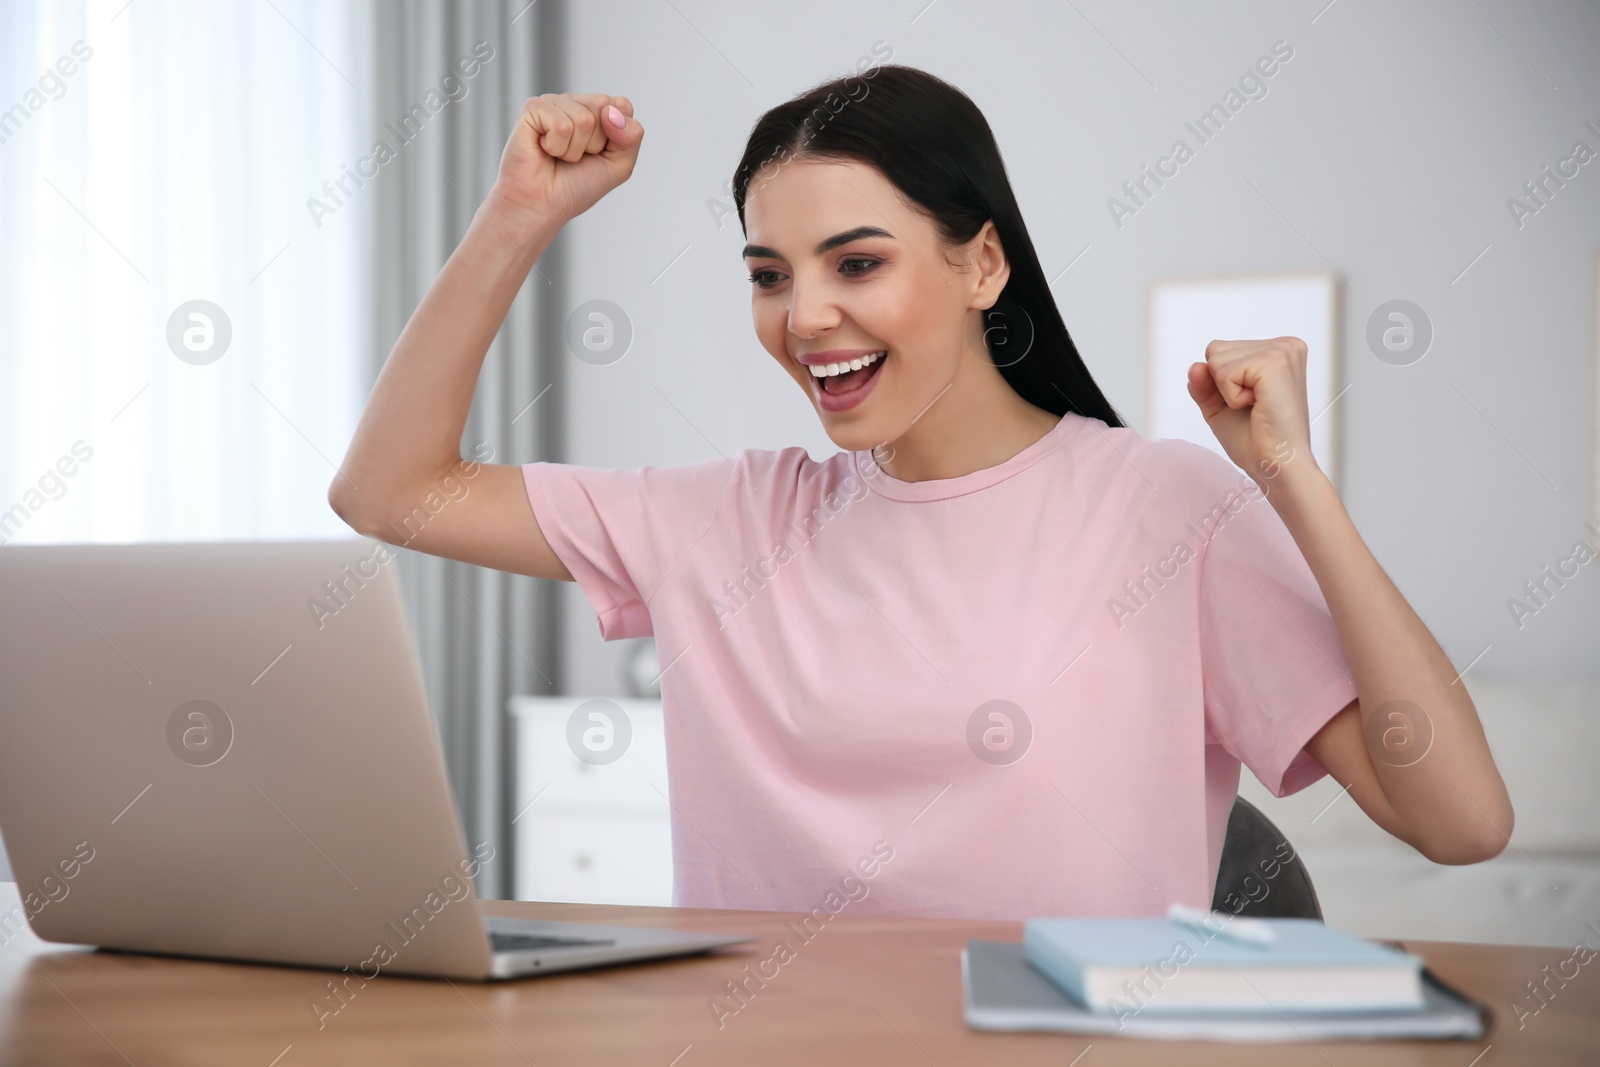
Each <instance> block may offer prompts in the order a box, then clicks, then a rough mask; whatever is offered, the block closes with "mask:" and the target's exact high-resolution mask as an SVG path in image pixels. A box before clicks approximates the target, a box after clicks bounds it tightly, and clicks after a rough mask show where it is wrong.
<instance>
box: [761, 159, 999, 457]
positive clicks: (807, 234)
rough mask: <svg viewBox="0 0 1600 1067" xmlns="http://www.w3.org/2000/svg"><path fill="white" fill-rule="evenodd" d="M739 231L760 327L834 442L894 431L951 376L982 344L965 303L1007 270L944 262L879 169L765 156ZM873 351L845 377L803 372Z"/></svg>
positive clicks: (994, 290)
mask: <svg viewBox="0 0 1600 1067" xmlns="http://www.w3.org/2000/svg"><path fill="white" fill-rule="evenodd" d="M986 230H989V231H992V227H986ZM745 232H746V236H747V238H748V240H749V244H747V245H746V246H745V250H744V253H745V264H746V265H747V266H748V267H749V268H750V273H751V274H752V275H753V280H752V282H751V285H750V307H751V315H752V317H753V319H754V321H755V328H756V336H757V337H758V338H760V340H761V345H762V347H763V348H765V349H766V350H767V351H768V352H770V353H771V354H772V357H773V358H774V359H776V360H777V361H778V365H779V366H781V367H782V368H783V369H784V370H785V371H786V372H788V374H789V375H790V376H791V377H792V378H794V380H795V382H796V383H798V384H799V386H800V387H801V388H802V389H804V390H805V392H806V396H807V397H809V398H810V399H811V403H812V405H813V407H814V408H815V409H816V411H817V415H818V417H819V418H820V419H821V420H822V425H823V428H824V429H825V430H826V431H827V433H828V436H829V438H831V439H832V440H833V442H834V443H835V444H836V445H838V446H839V447H840V448H843V449H848V450H855V449H872V448H876V447H877V446H879V445H882V444H884V443H885V442H888V441H893V440H896V439H898V438H899V437H900V436H901V434H903V433H904V432H905V431H906V429H907V427H909V426H910V425H911V423H912V422H913V421H914V420H915V419H916V418H917V417H918V416H919V415H920V414H921V413H922V412H923V411H925V410H926V409H927V408H928V407H929V405H931V404H932V403H933V401H934V400H935V399H936V398H937V397H939V396H940V394H941V393H942V392H943V391H944V390H945V389H947V388H948V387H950V385H951V384H952V383H953V382H954V381H955V379H956V375H957V372H958V370H959V369H960V368H961V365H962V361H963V359H971V358H972V357H973V356H976V355H979V354H981V353H982V352H983V345H982V338H983V332H982V322H981V311H979V310H975V309H981V308H986V307H988V306H990V305H991V304H992V303H993V301H994V298H995V296H996V295H997V294H998V293H999V291H1000V288H1003V287H1004V284H1005V281H1004V276H1005V275H1006V274H1007V273H1008V272H1006V271H1004V270H1002V271H1001V272H1000V274H1001V276H1000V277H999V278H998V284H996V279H994V278H990V279H989V280H988V281H985V280H984V279H983V278H982V277H981V273H982V272H978V271H971V270H968V271H961V270H958V269H957V267H954V266H952V265H951V263H950V262H949V261H948V260H947V258H946V256H947V254H948V253H947V252H946V250H945V249H944V247H943V246H942V245H941V244H940V242H939V239H938V237H937V231H936V229H935V227H934V224H933V222H932V221H931V220H929V219H928V218H926V217H924V216H923V215H921V214H920V213H918V212H916V211H913V210H912V209H911V208H910V207H908V206H907V205H906V203H905V202H904V201H903V200H902V199H901V197H900V194H899V192H898V191H897V190H896V189H895V187H894V186H893V185H892V184H891V183H890V182H889V180H888V179H887V178H885V177H884V176H883V175H882V174H881V173H880V172H879V171H878V170H877V169H875V168H873V167H871V166H869V165H867V164H864V163H856V162H801V161H792V162H789V163H786V164H784V165H782V166H780V167H777V168H776V169H775V170H774V168H772V167H770V166H769V167H768V168H767V169H766V170H765V171H763V172H762V173H761V174H760V175H758V176H756V177H754V178H752V179H751V181H750V185H749V188H748V190H747V193H746V198H745ZM984 237H985V233H984V232H980V233H979V235H978V236H977V237H975V238H974V239H973V243H974V246H976V245H977V244H979V243H981V242H982V240H983V238H984ZM961 251H968V250H961ZM957 261H958V263H959V262H960V261H961V260H960V254H959V252H958V254H957ZM974 345H976V349H975V350H973V351H968V352H964V351H963V350H964V349H968V348H972V346H974ZM870 353H879V355H878V358H877V361H876V362H875V363H870V364H865V365H863V367H862V368H861V370H859V371H856V372H855V373H854V374H851V375H848V376H846V375H845V374H843V373H841V374H840V375H838V376H837V377H834V376H830V377H829V378H819V377H816V376H814V375H813V374H812V371H811V364H812V363H816V362H817V361H818V360H821V361H822V362H823V363H834V362H841V363H843V362H848V361H849V360H851V359H856V358H858V359H863V360H865V359H868V358H870V355H869V354H870ZM885 353H886V354H885ZM824 383H830V384H829V385H825V384H824ZM835 390H837V391H835Z"/></svg>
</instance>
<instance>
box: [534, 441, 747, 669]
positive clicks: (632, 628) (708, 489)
mask: <svg viewBox="0 0 1600 1067" xmlns="http://www.w3.org/2000/svg"><path fill="white" fill-rule="evenodd" d="M735 473H736V468H735V467H734V464H733V463H732V462H731V461H729V460H725V459H716V460H709V461H707V462H705V463H691V464H684V465H681V466H672V467H652V466H646V467H641V468H638V469H634V470H624V469H619V468H613V467H582V466H575V465H573V464H568V463H549V462H539V463H525V464H523V465H522V480H523V484H524V486H525V487H526V488H527V491H528V503H529V505H530V506H531V507H532V508H533V515H534V518H535V519H537V520H538V522H539V530H540V532H541V533H543V534H544V537H545V540H547V541H549V542H550V547H551V548H552V549H553V550H554V551H555V554H556V555H557V556H558V557H559V558H560V559H561V562H562V563H564V564H566V566H567V569H568V570H569V571H571V572H572V577H573V578H574V579H575V580H576V581H577V584H578V587H579V588H581V589H582V590H583V593H584V595H585V596H586V597H588V599H589V603H590V605H591V606H592V607H593V608H594V610H595V614H596V615H597V616H598V617H599V621H600V636H601V638H602V639H603V640H606V641H615V640H617V639H619V638H624V637H649V636H651V635H652V634H653V633H654V632H655V631H654V627H653V626H652V624H651V620H650V610H649V604H650V599H651V597H652V595H653V594H654V593H655V591H656V590H657V589H658V588H659V587H660V585H661V583H662V582H663V581H664V580H665V579H666V577H667V575H668V574H670V573H671V571H672V568H673V567H675V566H676V565H677V563H678V562H679V561H680V560H681V559H682V558H683V556H684V554H685V553H687V552H688V551H689V549H690V548H692V547H693V545H694V543H695V542H696V541H697V540H698V539H699V538H700V536H701V535H703V534H704V533H705V531H707V530H708V529H710V527H711V524H712V521H713V520H714V519H715V517H716V513H717V507H718V504H719V502H720V500H721V497H722V494H723V492H724V490H725V489H726V488H727V485H728V483H729V481H730V480H731V479H732V478H733V477H734V476H735Z"/></svg>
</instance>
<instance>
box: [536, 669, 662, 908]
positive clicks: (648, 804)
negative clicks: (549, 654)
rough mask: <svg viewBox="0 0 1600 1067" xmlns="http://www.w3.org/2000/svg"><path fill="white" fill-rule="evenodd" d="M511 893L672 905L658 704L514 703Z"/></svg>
mask: <svg viewBox="0 0 1600 1067" xmlns="http://www.w3.org/2000/svg"><path fill="white" fill-rule="evenodd" d="M510 711H511V720H512V723H513V727H512V728H513V731H514V733H513V739H512V743H513V744H514V745H515V751H516V770H515V778H516V783H515V794H514V796H515V798H516V799H515V810H516V814H515V816H514V819H513V822H512V824H511V831H512V834H513V835H514V839H515V842H516V871H515V874H514V879H515V884H514V888H513V894H514V895H515V896H516V897H517V898H518V899H520V900H558V901H578V902H583V903H596V904H654V905H663V906H664V905H669V904H671V903H672V839H671V833H670V828H669V823H668V813H669V811H670V808H669V806H668V804H667V751H666V740H665V736H664V734H663V733H662V723H661V702H660V701H659V700H635V699H623V698H616V699H594V698H590V697H582V696H573V697H512V698H511V701H510Z"/></svg>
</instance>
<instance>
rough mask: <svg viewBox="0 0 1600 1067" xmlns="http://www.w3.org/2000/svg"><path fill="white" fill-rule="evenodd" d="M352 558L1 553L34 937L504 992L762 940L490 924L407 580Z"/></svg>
mask: <svg viewBox="0 0 1600 1067" xmlns="http://www.w3.org/2000/svg"><path fill="white" fill-rule="evenodd" d="M374 547H375V544H374V543H373V542H369V541H364V540H360V539H345V540H333V541H297V542H275V543H261V542H234V543H203V544H202V543H190V544H136V545H9V546H7V547H4V548H0V835H3V836H4V839H5V845H6V850H7V852H8V853H9V855H10V859H11V866H12V869H13V872H14V875H13V876H14V877H15V878H16V881H17V891H18V893H19V894H20V896H21V898H22V904H23V911H24V912H25V914H26V915H27V917H28V922H29V924H30V925H31V926H32V927H33V929H34V931H35V932H36V933H37V934H38V935H39V936H40V937H42V938H45V939H47V940H50V941H61V942H70V943H74V944H86V945H96V946H101V947H104V948H110V949H119V950H125V951H134V952H146V953H158V954H163V955H181V956H196V957H207V958H212V959H231V960H246V961H254V962H268V963H279V964H294V965H300V966H309V967H325V968H335V969H348V970H349V971H350V972H351V973H353V974H358V975H360V976H361V977H363V978H373V977H376V975H377V974H380V973H382V974H411V975H430V976H438V977H451V978H466V979H496V978H513V977H518V976H523V975H532V974H541V973H546V972H550V971H563V970H572V969H574V968H580V967H593V966H599V965H603V964H612V963H619V962H623V961H628V960H643V959H649V958H653V957H662V956H677V955H687V954H690V953H696V952H704V951H706V950H709V949H713V948H716V947H718V946H723V945H731V944H736V943H739V942H744V941H753V940H755V938H754V937H749V936H735V935H728V934H719V933H707V932H705V931H700V930H688V929H685V930H674V929H664V928H647V927H635V926H615V925H592V924H587V923H568V922H543V921H528V920H514V919H506V918H500V917H490V916H486V915H484V914H482V913H481V912H480V909H479V902H478V899H477V894H476V891H475V886H474V882H473V878H474V876H475V875H477V874H478V873H479V872H480V871H481V870H483V869H484V867H485V865H487V864H493V863H505V862H506V859H505V858H504V857H501V856H497V855H496V854H495V851H494V849H493V848H492V847H491V846H490V845H488V844H487V843H484V842H479V843H476V844H474V845H473V846H472V847H471V848H469V847H468V844H467V841H466V838H465V835H464V834H463V833H462V829H461V824H460V821H459V819H458V817H457V814H456V810H455V805H454V802H453V800H452V797H451V793H450V788H449V784H448V781H447V778H446V773H445V766H444V760H443V756H442V753H441V751H440V747H439V742H438V736H437V733H436V728H435V726H434V721H433V718H432V716H431V715H430V713H429V710H428V703H427V697H426V694H425V691H424V688H423V679H422V673H421V669H420V666H419V662H418V658H417V654H416V649H415V646H414V645H413V642H412V637H411V632H410V629H409V627H408V626H407V624H406V620H405V616H404V614H403V611H402V604H401V597H400V589H399V584H398V581H397V579H396V576H395V574H394V566H395V565H394V561H393V560H392V559H389V560H388V561H387V562H379V560H381V559H383V556H382V554H378V555H375V554H374V552H373V549H374Z"/></svg>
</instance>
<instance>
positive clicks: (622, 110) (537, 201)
mask: <svg viewBox="0 0 1600 1067" xmlns="http://www.w3.org/2000/svg"><path fill="white" fill-rule="evenodd" d="M643 139H644V127H643V126H641V125H640V124H639V123H638V121H637V120H635V119H634V117H633V104H632V103H630V102H629V100H628V98H627V97H625V96H607V95H605V94H604V93H545V94H544V95H543V96H536V97H533V98H532V99H530V100H529V101H528V102H527V103H525V104H523V105H522V114H521V115H520V116H518V118H517V127H516V129H514V130H512V131H511V137H510V138H509V139H508V140H507V141H506V148H505V152H504V153H502V154H501V156H500V175H499V177H498V178H497V179H496V180H495V189H494V195H495V196H496V197H497V198H498V199H499V201H500V203H502V204H503V205H505V206H506V207H507V208H509V209H510V210H513V211H517V212H526V213H527V214H528V215H530V216H536V217H539V218H543V219H548V220H551V221H553V222H556V223H558V224H562V223H565V222H567V221H568V220H569V219H573V218H576V217H577V216H579V215H581V214H583V213H584V212H585V211H588V210H589V209H590V208H591V207H593V206H594V205H595V203H596V202H597V201H599V199H600V198H601V197H602V196H605V195H606V194H607V193H609V192H610V191H611V190H613V189H615V188H616V187H617V186H619V185H621V184H622V183H623V182H625V181H627V180H628V176H629V175H630V174H632V173H633V164H634V162H635V161H636V160H637V159H638V158H639V143H640V142H641V141H642V140H643Z"/></svg>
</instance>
